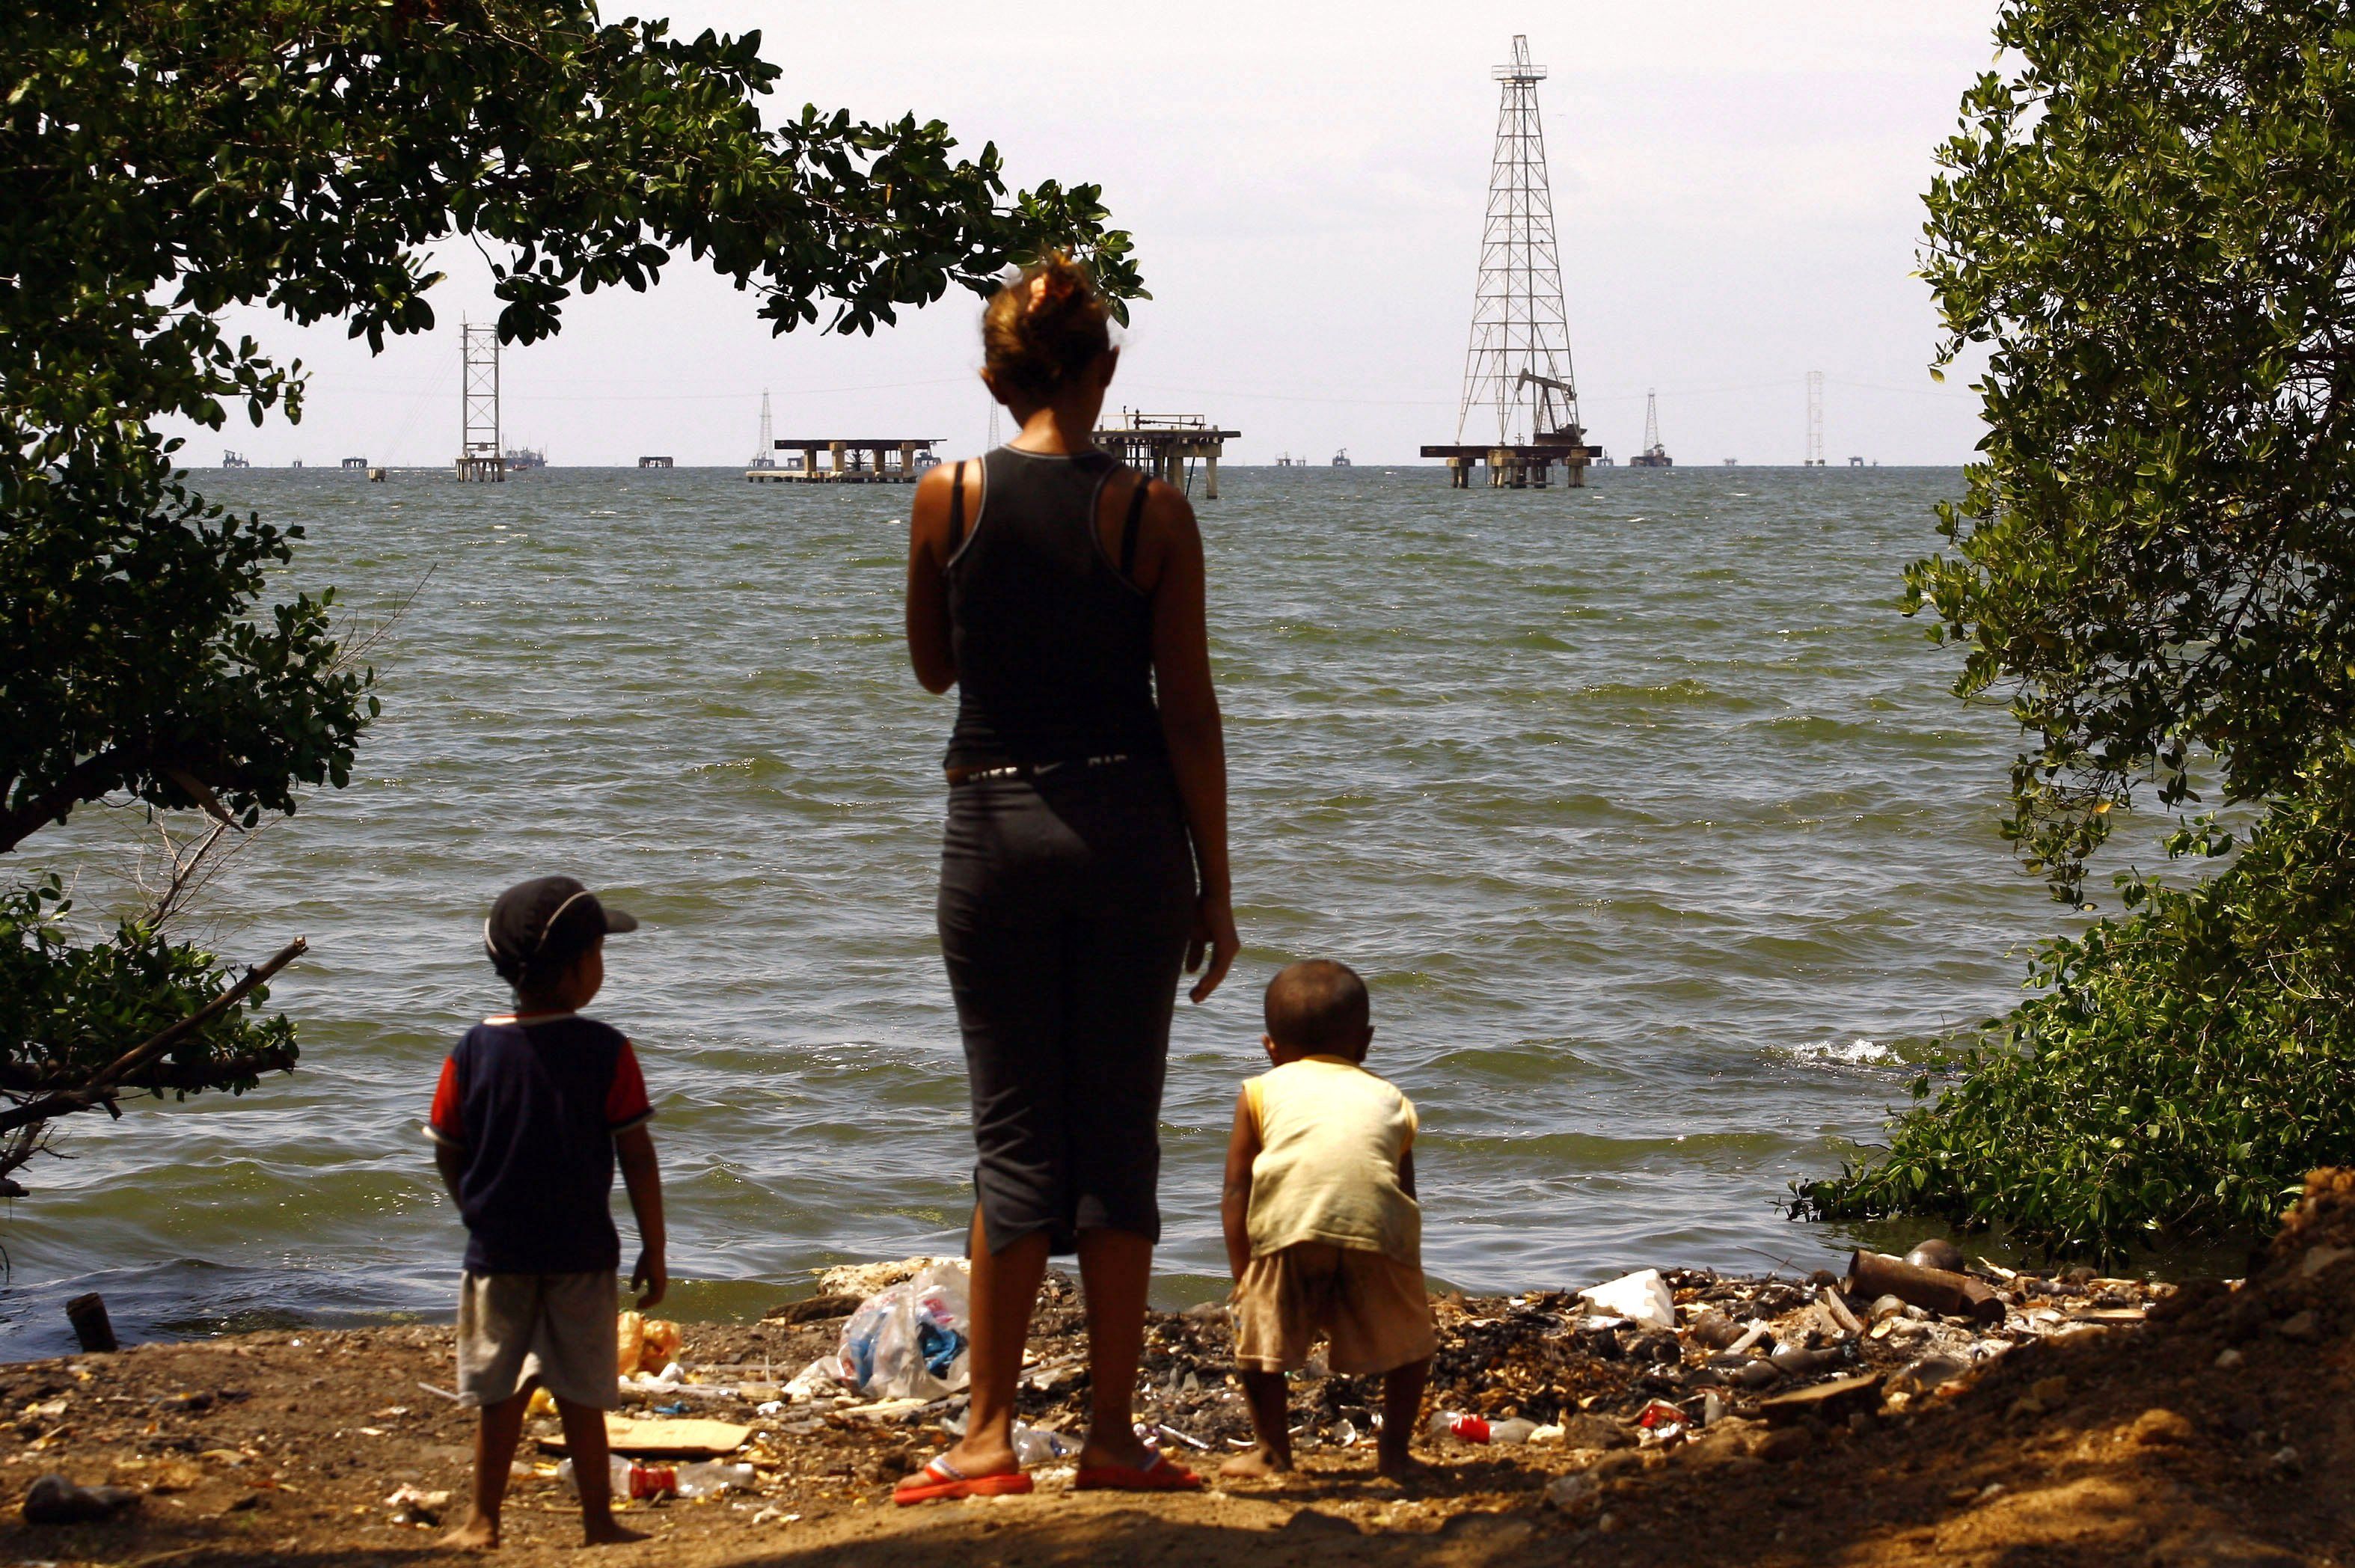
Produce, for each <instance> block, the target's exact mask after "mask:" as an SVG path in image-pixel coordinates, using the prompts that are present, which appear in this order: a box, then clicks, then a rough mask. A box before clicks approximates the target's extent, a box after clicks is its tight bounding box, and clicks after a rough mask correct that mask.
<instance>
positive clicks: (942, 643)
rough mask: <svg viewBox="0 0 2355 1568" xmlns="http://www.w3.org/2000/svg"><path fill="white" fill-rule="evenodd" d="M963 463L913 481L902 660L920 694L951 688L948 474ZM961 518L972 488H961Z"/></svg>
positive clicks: (969, 485)
mask: <svg viewBox="0 0 2355 1568" xmlns="http://www.w3.org/2000/svg"><path fill="white" fill-rule="evenodd" d="M963 466H964V464H954V463H943V464H941V465H940V466H939V467H937V468H935V469H933V470H932V472H931V473H929V474H927V475H924V476H923V477H922V479H919V480H918V481H916V505H915V508H914V515H913V516H912V517H911V518H910V520H909V525H908V660H909V662H910V663H911V664H913V665H914V666H915V667H916V679H917V681H918V683H919V684H921V685H922V687H923V688H924V689H925V690H926V691H931V692H943V691H946V690H947V689H948V688H950V687H952V686H954V685H955V684H956V677H957V672H956V654H955V651H954V644H953V643H952V641H951V639H950V636H949V595H948V584H947V582H946V581H944V580H943V578H942V576H941V574H942V572H943V571H946V570H947V569H948V563H949V556H950V554H951V551H950V549H949V491H950V476H951V475H953V474H954V472H955V471H956V470H957V469H959V468H962V467H963ZM964 499H965V516H966V517H968V518H969V517H972V515H973V504H974V499H975V496H974V486H973V485H972V483H971V481H970V479H968V481H967V483H966V485H965V496H964Z"/></svg>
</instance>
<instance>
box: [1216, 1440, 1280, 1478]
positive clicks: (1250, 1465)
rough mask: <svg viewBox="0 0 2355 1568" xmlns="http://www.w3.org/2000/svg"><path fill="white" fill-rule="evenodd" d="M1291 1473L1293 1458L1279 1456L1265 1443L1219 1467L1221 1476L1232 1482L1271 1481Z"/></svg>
mask: <svg viewBox="0 0 2355 1568" xmlns="http://www.w3.org/2000/svg"><path fill="white" fill-rule="evenodd" d="M1291 1473H1292V1456H1291V1455H1289V1454H1279V1453H1277V1452H1276V1451H1275V1450H1274V1449H1273V1448H1270V1447H1269V1446H1268V1445H1266V1444H1264V1443H1262V1444H1260V1445H1258V1446H1257V1447H1254V1448H1252V1449H1251V1450H1249V1451H1248V1452H1246V1453H1241V1454H1238V1455H1236V1456H1234V1457H1233V1458H1231V1459H1230V1460H1228V1461H1227V1462H1226V1463H1225V1464H1223V1465H1221V1466H1220V1467H1219V1474H1220V1476H1222V1477H1226V1478H1227V1479H1228V1480H1230V1481H1270V1480H1273V1479H1274V1478H1275V1477H1278V1476H1287V1475H1290V1474H1291Z"/></svg>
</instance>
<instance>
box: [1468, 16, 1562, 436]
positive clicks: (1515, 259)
mask: <svg viewBox="0 0 2355 1568" xmlns="http://www.w3.org/2000/svg"><path fill="white" fill-rule="evenodd" d="M1488 74H1489V76H1490V77H1491V78H1492V79H1494V80H1497V81H1498V82H1500V83H1502V84H1503V94H1502V101H1501V102H1500V104H1499V105H1498V108H1497V150H1496V155H1495V157H1494V159H1493V160H1492V161H1491V163H1490V165H1489V170H1488V222H1487V229H1486V231H1485V233H1484V235H1483V237H1482V240H1481V247H1480V285H1479V289H1478V292H1477V293H1476V294H1475V296H1474V299H1473V306H1472V343H1471V347H1470V350H1469V352H1468V353H1467V354H1466V355H1465V363H1464V405H1463V408H1462V410H1461V411H1460V412H1459V413H1458V414H1457V416H1456V420H1455V439H1456V440H1457V441H1458V442H1459V443H1460V442H1463V441H1465V440H1466V439H1467V432H1470V433H1469V435H1468V439H1471V440H1481V439H1486V438H1487V432H1486V430H1485V429H1481V428H1478V427H1475V425H1474V423H1473V421H1474V416H1475V415H1478V416H1479V417H1480V419H1481V420H1482V421H1484V423H1485V421H1486V420H1487V417H1488V415H1489V414H1490V413H1492V412H1493V414H1494V415H1495V417H1496V421H1497V428H1496V434H1495V440H1496V442H1497V445H1499V446H1520V445H1526V444H1529V443H1532V442H1536V441H1539V440H1541V439H1544V438H1547V437H1552V438H1554V439H1557V440H1560V439H1565V438H1566V439H1567V440H1568V441H1569V442H1570V443H1572V444H1578V443H1582V442H1583V441H1584V439H1585V436H1584V433H1583V432H1582V429H1581V427H1580V425H1579V422H1578V392H1577V389H1576V383H1575V381H1574V379H1572V374H1571V365H1570V321H1569V317H1568V315H1566V314H1565V313H1564V311H1563V308H1562V297H1561V257H1560V255H1559V254H1558V253H1557V251H1556V250H1555V247H1554V229H1553V187H1552V186H1551V184H1550V181H1549V178H1548V176H1547V172H1546V153H1545V131H1544V128H1543V127H1542V126H1541V125H1540V123H1539V121H1538V83H1539V82H1540V81H1543V80H1545V76H1546V68H1545V67H1543V66H1541V65H1532V64H1531V63H1529V38H1528V37H1527V36H1525V35H1523V34H1519V33H1516V34H1514V35H1513V59H1512V63H1511V64H1509V65H1500V66H1498V67H1497V68H1496V69H1493V70H1491V71H1490V72H1489V73H1488Z"/></svg>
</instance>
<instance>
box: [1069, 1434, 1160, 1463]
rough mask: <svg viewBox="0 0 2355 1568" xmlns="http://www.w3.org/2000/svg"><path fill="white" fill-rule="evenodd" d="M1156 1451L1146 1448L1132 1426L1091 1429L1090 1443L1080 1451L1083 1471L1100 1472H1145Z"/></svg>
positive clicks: (1143, 1440)
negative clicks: (1103, 1470)
mask: <svg viewBox="0 0 2355 1568" xmlns="http://www.w3.org/2000/svg"><path fill="white" fill-rule="evenodd" d="M1156 1453H1157V1451H1156V1450H1155V1449H1152V1448H1148V1447H1146V1445H1145V1439H1143V1438H1142V1437H1139V1436H1138V1435H1136V1430H1135V1428H1134V1427H1131V1426H1125V1425H1123V1426H1110V1425H1104V1426H1092V1427H1090V1428H1089V1429H1088V1440H1087V1442H1086V1444H1085V1445H1082V1447H1081V1449H1080V1468H1081V1469H1082V1470H1100V1469H1105V1468H1113V1469H1121V1470H1142V1469H1144V1468H1146V1467H1147V1466H1149V1465H1151V1464H1152V1463H1153V1461H1154V1459H1155V1457H1156Z"/></svg>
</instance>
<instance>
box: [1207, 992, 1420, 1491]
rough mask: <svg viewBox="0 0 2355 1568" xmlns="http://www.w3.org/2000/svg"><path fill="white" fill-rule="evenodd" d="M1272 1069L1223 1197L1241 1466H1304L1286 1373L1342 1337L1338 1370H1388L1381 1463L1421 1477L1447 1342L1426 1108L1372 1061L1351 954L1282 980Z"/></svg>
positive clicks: (1245, 1092)
mask: <svg viewBox="0 0 2355 1568" xmlns="http://www.w3.org/2000/svg"><path fill="white" fill-rule="evenodd" d="M1266 1017H1267V1034H1266V1036H1265V1037H1264V1039H1263V1041H1262V1043H1263V1045H1264V1046H1265V1047H1266V1049H1267V1054H1268V1060H1269V1061H1271V1062H1273V1064H1274V1065H1273V1070H1272V1071H1270V1072H1265V1073H1263V1074H1262V1075H1261V1076H1259V1077H1257V1078H1254V1079H1252V1080H1251V1081H1250V1082H1249V1083H1245V1084H1244V1085H1243V1088H1242V1093H1241V1094H1240V1095H1239V1096H1238V1097H1237V1098H1236V1101H1235V1125H1234V1133H1233V1136H1231V1138H1230V1139H1229V1140H1228V1144H1227V1172H1226V1189H1225V1193H1224V1196H1223V1199H1222V1200H1221V1202H1220V1217H1221V1219H1222V1220H1223V1221H1224V1222H1225V1228H1226V1239H1227V1263H1228V1266H1229V1267H1230V1268H1231V1270H1232V1271H1233V1274H1234V1277H1235V1291H1234V1296H1233V1297H1232V1300H1231V1306H1232V1308H1233V1316H1234V1323H1235V1360H1236V1363H1237V1367H1238V1370H1239V1371H1240V1373H1241V1378H1242V1384H1243V1392H1244V1395H1245V1397H1246V1398H1247V1399H1248V1401H1249V1402H1250V1405H1251V1416H1252V1429H1253V1430H1254V1431H1255V1432H1256V1433H1257V1435H1258V1437H1259V1444H1258V1446H1257V1447H1255V1448H1253V1449H1252V1451H1251V1452H1250V1453H1248V1454H1242V1455H1238V1456H1236V1457H1234V1458H1233V1459H1231V1460H1229V1461H1228V1462H1227V1464H1226V1466H1225V1467H1224V1471H1223V1473H1224V1474H1226V1475H1228V1476H1230V1477H1255V1476H1269V1475H1274V1474H1276V1473H1279V1472H1282V1471H1285V1470H1289V1469H1291V1468H1292V1438H1291V1435H1290V1423H1289V1420H1288V1412H1287V1410H1286V1406H1285V1399H1284V1373H1285V1372H1287V1371H1293V1370H1295V1369H1296V1368H1299V1367H1301V1366H1304V1365H1305V1364H1306V1362H1307V1360H1308V1350H1309V1346H1310V1345H1311V1343H1312V1342H1313V1341H1314V1340H1315V1339H1316V1338H1317V1337H1318V1336H1320V1335H1322V1336H1323V1337H1325V1338H1326V1339H1329V1340H1330V1341H1331V1352H1330V1359H1331V1364H1332V1368H1333V1371H1336V1372H1340V1373H1346V1374H1348V1375H1350V1376H1371V1375H1373V1374H1375V1373H1380V1374H1381V1376H1382V1380H1383V1381H1382V1429H1381V1435H1380V1444H1379V1447H1378V1452H1379V1455H1380V1470H1381V1473H1382V1474H1383V1475H1385V1476H1388V1477H1392V1478H1393V1479H1398V1480H1405V1479H1407V1478H1409V1477H1412V1475H1413V1474H1414V1473H1415V1471H1416V1470H1418V1469H1419V1468H1420V1467H1419V1466H1418V1465H1417V1464H1416V1462H1415V1461H1414V1459H1413V1458H1412V1457H1411V1456H1410V1455H1409V1454H1408V1451H1407V1443H1408V1440H1409V1439H1410V1438H1411V1437H1412V1435H1413V1434H1414V1429H1415V1420H1416V1416H1417V1414H1418V1413H1419V1410H1420V1407H1421V1405H1422V1403H1423V1385H1424V1383H1425V1381H1427V1380H1428V1379H1429V1377H1430V1374H1431V1357H1432V1353H1433V1350H1434V1349H1436V1348H1437V1339H1436V1337H1435V1336H1434V1334H1433V1327H1432V1317H1431V1300H1430V1297H1429V1296H1427V1295H1426V1294H1425V1292H1424V1289H1423V1211H1422V1209H1421V1207H1420V1206H1419V1205H1418V1204H1417V1203H1416V1201H1415V1196H1414V1147H1413V1145H1414V1135H1415V1127H1416V1122H1415V1114H1414V1106H1413V1105H1412V1104H1409V1103H1408V1100H1407V1098H1406V1096H1405V1095H1403V1094H1401V1093H1399V1092H1398V1091H1397V1090H1396V1089H1394V1088H1392V1087H1391V1085H1390V1084H1389V1083H1385V1082H1384V1081H1383V1080H1381V1079H1380V1078H1378V1077H1376V1076H1375V1075H1374V1074H1373V1073H1371V1072H1367V1071H1366V1068H1365V1060H1366V1051H1367V1049H1368V1047H1369V1045H1370V1044H1371V1042H1372V1040H1373V1036H1374V1030H1373V1024H1372V1021H1371V1018H1370V1014H1369V1001H1368V998H1367V996H1366V987H1365V982H1364V981H1362V980H1360V979H1359V977H1358V976H1357V974H1356V973H1355V972H1354V971H1353V970H1351V969H1350V968H1349V967H1348V965H1343V964H1336V963H1333V962H1330V961H1329V960H1325V959H1312V960H1310V961H1308V962H1305V963H1301V964H1295V965H1291V966H1289V967H1288V968H1286V969H1284V972H1283V973H1281V974H1279V975H1278V976H1276V977H1275V979H1274V980H1273V982H1271V983H1270V984H1269V986H1268V988H1267V998H1266Z"/></svg>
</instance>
